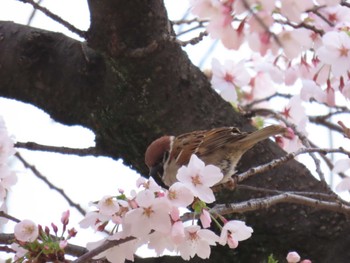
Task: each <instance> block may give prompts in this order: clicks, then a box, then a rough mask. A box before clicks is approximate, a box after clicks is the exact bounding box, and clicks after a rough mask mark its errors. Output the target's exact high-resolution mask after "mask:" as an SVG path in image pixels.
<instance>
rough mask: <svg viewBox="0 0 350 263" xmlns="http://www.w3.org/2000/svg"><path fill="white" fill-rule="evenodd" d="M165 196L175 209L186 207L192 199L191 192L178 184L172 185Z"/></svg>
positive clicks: (181, 184)
mask: <svg viewBox="0 0 350 263" xmlns="http://www.w3.org/2000/svg"><path fill="white" fill-rule="evenodd" d="M166 196H167V197H168V199H169V201H170V202H171V203H172V204H173V205H175V206H177V207H187V206H189V205H190V204H191V203H192V202H193V199H194V196H193V194H192V192H191V191H190V190H189V189H188V188H187V187H186V186H185V185H184V184H183V183H180V182H176V183H174V184H173V185H172V186H171V187H170V188H169V190H168V191H167V194H166Z"/></svg>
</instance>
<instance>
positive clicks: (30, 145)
mask: <svg viewBox="0 0 350 263" xmlns="http://www.w3.org/2000/svg"><path fill="white" fill-rule="evenodd" d="M15 147H17V148H24V149H27V150H34V151H44V152H53V153H62V154H74V155H78V156H90V155H91V156H101V155H100V153H99V152H98V151H97V149H96V148H95V147H89V148H84V149H77V148H69V147H58V146H50V145H42V144H38V143H35V142H16V143H15Z"/></svg>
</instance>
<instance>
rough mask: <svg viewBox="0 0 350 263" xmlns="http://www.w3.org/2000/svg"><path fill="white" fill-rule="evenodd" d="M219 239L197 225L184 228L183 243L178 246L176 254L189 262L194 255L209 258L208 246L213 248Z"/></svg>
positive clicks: (209, 250)
mask: <svg viewBox="0 0 350 263" xmlns="http://www.w3.org/2000/svg"><path fill="white" fill-rule="evenodd" d="M218 241H219V237H218V236H217V235H216V234H215V233H214V232H212V231H210V230H207V229H201V228H200V227H199V226H197V225H192V226H188V227H186V228H185V241H184V242H183V243H181V244H180V245H179V246H178V248H177V249H178V252H179V253H180V255H181V257H182V258H183V259H184V260H190V258H193V257H194V256H195V255H197V256H198V257H200V258H202V259H205V258H209V255H210V252H211V249H210V246H215V245H216V242H218Z"/></svg>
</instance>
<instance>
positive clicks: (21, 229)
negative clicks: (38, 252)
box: [15, 219, 39, 242]
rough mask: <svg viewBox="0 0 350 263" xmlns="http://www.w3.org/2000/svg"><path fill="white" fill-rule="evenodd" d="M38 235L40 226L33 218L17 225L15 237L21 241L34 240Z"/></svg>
mask: <svg viewBox="0 0 350 263" xmlns="http://www.w3.org/2000/svg"><path fill="white" fill-rule="evenodd" d="M38 235H39V229H38V226H37V225H36V224H35V223H34V222H33V221H31V220H28V219H25V220H22V221H21V222H19V223H17V224H16V225H15V237H16V239H17V240H19V241H22V242H33V241H34V240H36V239H37V238H38Z"/></svg>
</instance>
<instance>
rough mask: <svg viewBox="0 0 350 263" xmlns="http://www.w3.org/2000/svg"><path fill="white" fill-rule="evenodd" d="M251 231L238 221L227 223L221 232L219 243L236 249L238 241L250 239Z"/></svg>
mask: <svg viewBox="0 0 350 263" xmlns="http://www.w3.org/2000/svg"><path fill="white" fill-rule="evenodd" d="M252 233H253V229H252V228H251V227H248V226H246V224H245V222H243V221H240V220H233V221H228V222H227V223H226V224H225V225H224V227H223V228H222V230H221V235H220V240H219V243H220V244H221V245H225V244H227V245H228V246H229V247H230V248H236V247H237V246H238V242H239V241H243V240H246V239H248V238H250V237H251V235H252Z"/></svg>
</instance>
